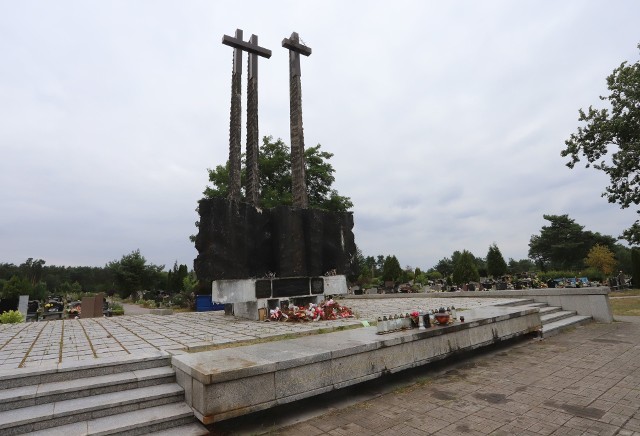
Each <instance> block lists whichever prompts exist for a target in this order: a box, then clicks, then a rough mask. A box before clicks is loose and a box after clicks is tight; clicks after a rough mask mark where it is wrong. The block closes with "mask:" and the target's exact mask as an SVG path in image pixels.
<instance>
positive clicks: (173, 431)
mask: <svg viewBox="0 0 640 436" xmlns="http://www.w3.org/2000/svg"><path fill="white" fill-rule="evenodd" d="M193 420H194V422H192V423H191V424H185V425H181V426H179V427H173V428H169V429H167V430H162V431H154V432H151V433H144V434H153V435H154V436H175V435H180V436H201V435H208V434H209V430H207V428H206V427H205V426H204V425H202V424H200V421H198V420H197V419H195V418H193Z"/></svg>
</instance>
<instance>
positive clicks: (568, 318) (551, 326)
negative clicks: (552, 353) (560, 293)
mask: <svg viewBox="0 0 640 436" xmlns="http://www.w3.org/2000/svg"><path fill="white" fill-rule="evenodd" d="M514 305H515V306H527V307H537V308H539V309H540V320H541V321H542V337H543V338H548V337H551V336H554V335H557V334H558V333H560V332H562V331H563V330H566V329H568V328H571V327H577V326H579V325H583V324H586V323H589V322H592V321H593V319H592V318H591V317H590V316H583V315H577V314H576V312H575V311H569V310H563V309H562V307H557V306H549V305H548V304H547V303H536V302H535V301H534V300H526V301H522V302H518V303H517V304H514Z"/></svg>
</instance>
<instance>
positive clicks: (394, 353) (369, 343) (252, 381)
mask: <svg viewBox="0 0 640 436" xmlns="http://www.w3.org/2000/svg"><path fill="white" fill-rule="evenodd" d="M464 316H465V320H466V322H465V323H459V322H458V323H455V324H453V325H448V326H438V327H431V328H428V329H413V330H406V331H400V332H395V333H391V334H386V335H377V334H376V328H374V327H366V328H361V329H355V330H347V331H339V332H333V333H327V334H324V335H315V336H309V337H304V338H295V339H289V340H283V341H278V342H277V343H263V344H255V345H247V346H244V347H234V348H226V349H220V350H215V351H205V352H200V353H189V354H182V355H177V356H173V358H172V364H173V366H174V368H175V370H176V380H177V382H178V384H180V385H181V386H182V387H183V388H184V389H185V396H186V401H187V404H189V405H190V406H191V407H193V409H194V411H195V414H196V417H197V418H198V419H200V421H202V422H203V423H205V424H209V423H212V422H216V421H220V420H224V419H228V418H232V417H235V416H240V415H244V414H247V413H251V412H255V411H258V410H264V409H268V408H270V407H274V406H277V405H281V404H286V403H289V402H292V401H296V400H299V399H302V398H307V397H310V396H314V395H319V394H322V393H325V392H329V391H331V390H334V389H340V388H342V387H346V386H350V385H353V384H357V383H361V382H364V381H367V380H371V379H374V378H377V377H380V376H382V375H384V374H387V373H393V372H397V371H401V370H404V369H408V368H412V367H416V366H420V365H425V364H427V363H429V362H433V361H436V360H440V359H443V358H446V357H449V356H452V355H454V354H456V353H459V352H462V351H468V350H473V349H475V348H478V347H482V346H486V345H490V344H492V343H496V342H499V341H503V340H506V339H510V338H513V337H517V336H521V335H526V334H529V333H533V332H536V331H538V330H539V329H540V328H541V320H540V315H539V312H538V309H537V308H531V307H483V308H478V309H473V310H469V311H465V312H464Z"/></svg>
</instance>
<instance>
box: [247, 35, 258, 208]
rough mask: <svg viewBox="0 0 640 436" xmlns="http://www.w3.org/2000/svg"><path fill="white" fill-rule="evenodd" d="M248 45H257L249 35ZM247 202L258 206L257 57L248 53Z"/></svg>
mask: <svg viewBox="0 0 640 436" xmlns="http://www.w3.org/2000/svg"><path fill="white" fill-rule="evenodd" d="M249 44H252V45H255V46H257V45H258V37H257V36H256V35H251V38H250V39H249ZM247 69H248V78H247V202H249V203H251V204H252V205H254V206H258V194H259V191H260V183H259V181H260V173H259V172H258V146H259V144H258V143H259V141H260V138H259V136H258V55H257V54H255V53H249V63H248V66H247Z"/></svg>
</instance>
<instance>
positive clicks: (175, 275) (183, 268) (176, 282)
mask: <svg viewBox="0 0 640 436" xmlns="http://www.w3.org/2000/svg"><path fill="white" fill-rule="evenodd" d="M188 274H189V269H188V268H187V265H182V264H181V265H180V266H178V261H176V262H174V264H173V269H170V270H169V272H168V273H167V291H169V292H171V293H174V292H180V291H181V290H182V286H183V282H184V278H185V277H187V275H188Z"/></svg>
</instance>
